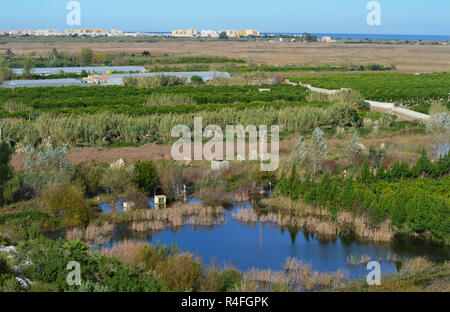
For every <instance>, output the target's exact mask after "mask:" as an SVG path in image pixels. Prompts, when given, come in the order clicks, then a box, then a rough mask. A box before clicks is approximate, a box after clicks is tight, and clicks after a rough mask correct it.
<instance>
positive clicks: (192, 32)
mask: <svg viewBox="0 0 450 312" xmlns="http://www.w3.org/2000/svg"><path fill="white" fill-rule="evenodd" d="M197 35H198V31H197V29H195V28H189V29H188V30H186V36H188V37H197Z"/></svg>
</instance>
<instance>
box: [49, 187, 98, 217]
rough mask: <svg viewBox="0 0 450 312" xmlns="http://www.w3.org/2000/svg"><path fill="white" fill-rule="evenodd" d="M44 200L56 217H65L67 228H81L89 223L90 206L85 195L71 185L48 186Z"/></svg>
mask: <svg viewBox="0 0 450 312" xmlns="http://www.w3.org/2000/svg"><path fill="white" fill-rule="evenodd" d="M42 199H43V200H44V202H45V203H46V204H47V206H48V207H49V208H50V209H51V211H52V212H53V213H54V214H55V215H62V216H63V218H64V224H65V225H66V226H80V225H84V224H86V223H87V222H88V221H89V217H90V213H89V206H88V204H87V202H86V200H85V199H84V197H83V193H82V192H80V191H79V190H77V189H76V188H75V187H74V186H73V185H71V184H68V183H64V184H53V185H49V186H47V187H46V188H45V189H44V190H43V192H42Z"/></svg>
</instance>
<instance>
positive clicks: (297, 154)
mask: <svg viewBox="0 0 450 312" xmlns="http://www.w3.org/2000/svg"><path fill="white" fill-rule="evenodd" d="M293 154H294V160H295V163H296V164H297V165H302V166H306V165H307V164H308V162H309V160H310V159H309V156H308V147H307V146H306V142H305V140H304V139H303V136H299V137H298V138H297V139H296V140H295V144H294V151H293Z"/></svg>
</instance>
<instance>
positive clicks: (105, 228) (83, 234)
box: [65, 222, 114, 245]
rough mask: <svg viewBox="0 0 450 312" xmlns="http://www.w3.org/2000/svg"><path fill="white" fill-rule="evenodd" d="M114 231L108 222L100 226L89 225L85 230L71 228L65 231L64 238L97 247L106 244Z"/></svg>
mask: <svg viewBox="0 0 450 312" xmlns="http://www.w3.org/2000/svg"><path fill="white" fill-rule="evenodd" d="M113 231H114V225H113V224H111V223H109V222H104V223H102V224H100V225H97V224H94V223H91V224H89V225H88V226H87V227H85V228H80V227H76V228H72V229H69V230H67V232H66V234H65V238H66V239H67V240H74V239H79V240H82V241H86V242H88V243H91V244H94V245H99V244H102V243H104V242H107V241H108V240H109V239H110V238H111V236H112V234H113Z"/></svg>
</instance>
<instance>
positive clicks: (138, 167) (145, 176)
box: [133, 160, 158, 193]
mask: <svg viewBox="0 0 450 312" xmlns="http://www.w3.org/2000/svg"><path fill="white" fill-rule="evenodd" d="M133 180H134V181H135V182H136V184H137V185H138V186H139V187H140V188H142V189H143V190H144V191H146V192H149V193H152V192H154V191H155V190H156V189H157V188H158V176H157V172H156V167H155V164H154V163H153V161H151V160H141V161H139V162H137V163H135V164H134V177H133Z"/></svg>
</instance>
